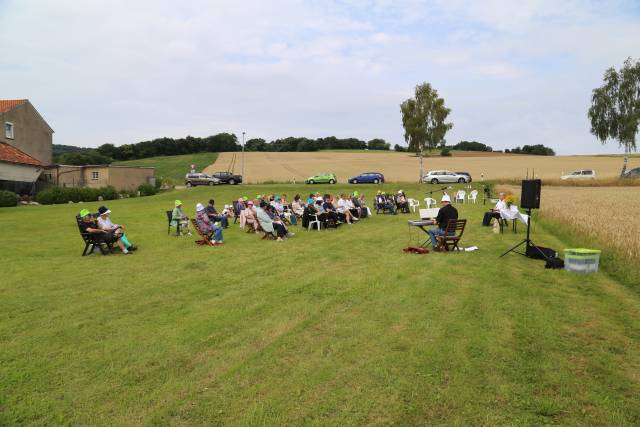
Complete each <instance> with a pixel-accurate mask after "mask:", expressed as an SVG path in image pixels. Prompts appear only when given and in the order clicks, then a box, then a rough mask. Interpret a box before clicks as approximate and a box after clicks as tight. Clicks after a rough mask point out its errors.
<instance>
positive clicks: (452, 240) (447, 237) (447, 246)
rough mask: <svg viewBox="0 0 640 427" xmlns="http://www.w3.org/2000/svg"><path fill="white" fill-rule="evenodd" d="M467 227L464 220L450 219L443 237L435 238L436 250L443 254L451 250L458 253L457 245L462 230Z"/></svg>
mask: <svg viewBox="0 0 640 427" xmlns="http://www.w3.org/2000/svg"><path fill="white" fill-rule="evenodd" d="M466 225H467V220H466V219H450V220H449V222H448V223H447V227H446V228H445V229H444V235H443V236H436V240H437V242H438V249H439V250H441V251H444V252H449V251H452V250H456V251H460V250H461V249H460V247H459V246H458V243H459V242H460V239H462V234H463V233H464V228H465V226H466Z"/></svg>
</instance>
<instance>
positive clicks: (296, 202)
mask: <svg viewBox="0 0 640 427" xmlns="http://www.w3.org/2000/svg"><path fill="white" fill-rule="evenodd" d="M304 208H305V205H304V202H303V201H302V199H300V195H299V194H296V195H295V196H294V198H293V202H292V203H291V210H292V211H293V213H294V214H296V216H298V217H299V218H302V214H304Z"/></svg>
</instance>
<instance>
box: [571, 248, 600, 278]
mask: <svg viewBox="0 0 640 427" xmlns="http://www.w3.org/2000/svg"><path fill="white" fill-rule="evenodd" d="M600 253H601V251H599V250H597V249H585V248H578V249H565V250H564V269H565V270H567V271H572V272H574V273H583V274H586V273H595V272H597V271H598V266H599V264H600Z"/></svg>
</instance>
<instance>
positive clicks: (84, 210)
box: [80, 209, 91, 218]
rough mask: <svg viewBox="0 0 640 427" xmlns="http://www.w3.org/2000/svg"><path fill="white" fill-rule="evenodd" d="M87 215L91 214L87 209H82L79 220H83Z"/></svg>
mask: <svg viewBox="0 0 640 427" xmlns="http://www.w3.org/2000/svg"><path fill="white" fill-rule="evenodd" d="M87 215H91V212H89V209H82V210H81V211H80V218H84V217H85V216H87Z"/></svg>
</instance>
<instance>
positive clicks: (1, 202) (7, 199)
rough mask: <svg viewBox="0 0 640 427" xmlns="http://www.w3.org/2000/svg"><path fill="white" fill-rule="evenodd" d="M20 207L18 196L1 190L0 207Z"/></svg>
mask: <svg viewBox="0 0 640 427" xmlns="http://www.w3.org/2000/svg"><path fill="white" fill-rule="evenodd" d="M11 206H18V195H17V194H16V193H14V192H13V191H6V190H0V207H2V208H7V207H11Z"/></svg>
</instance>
